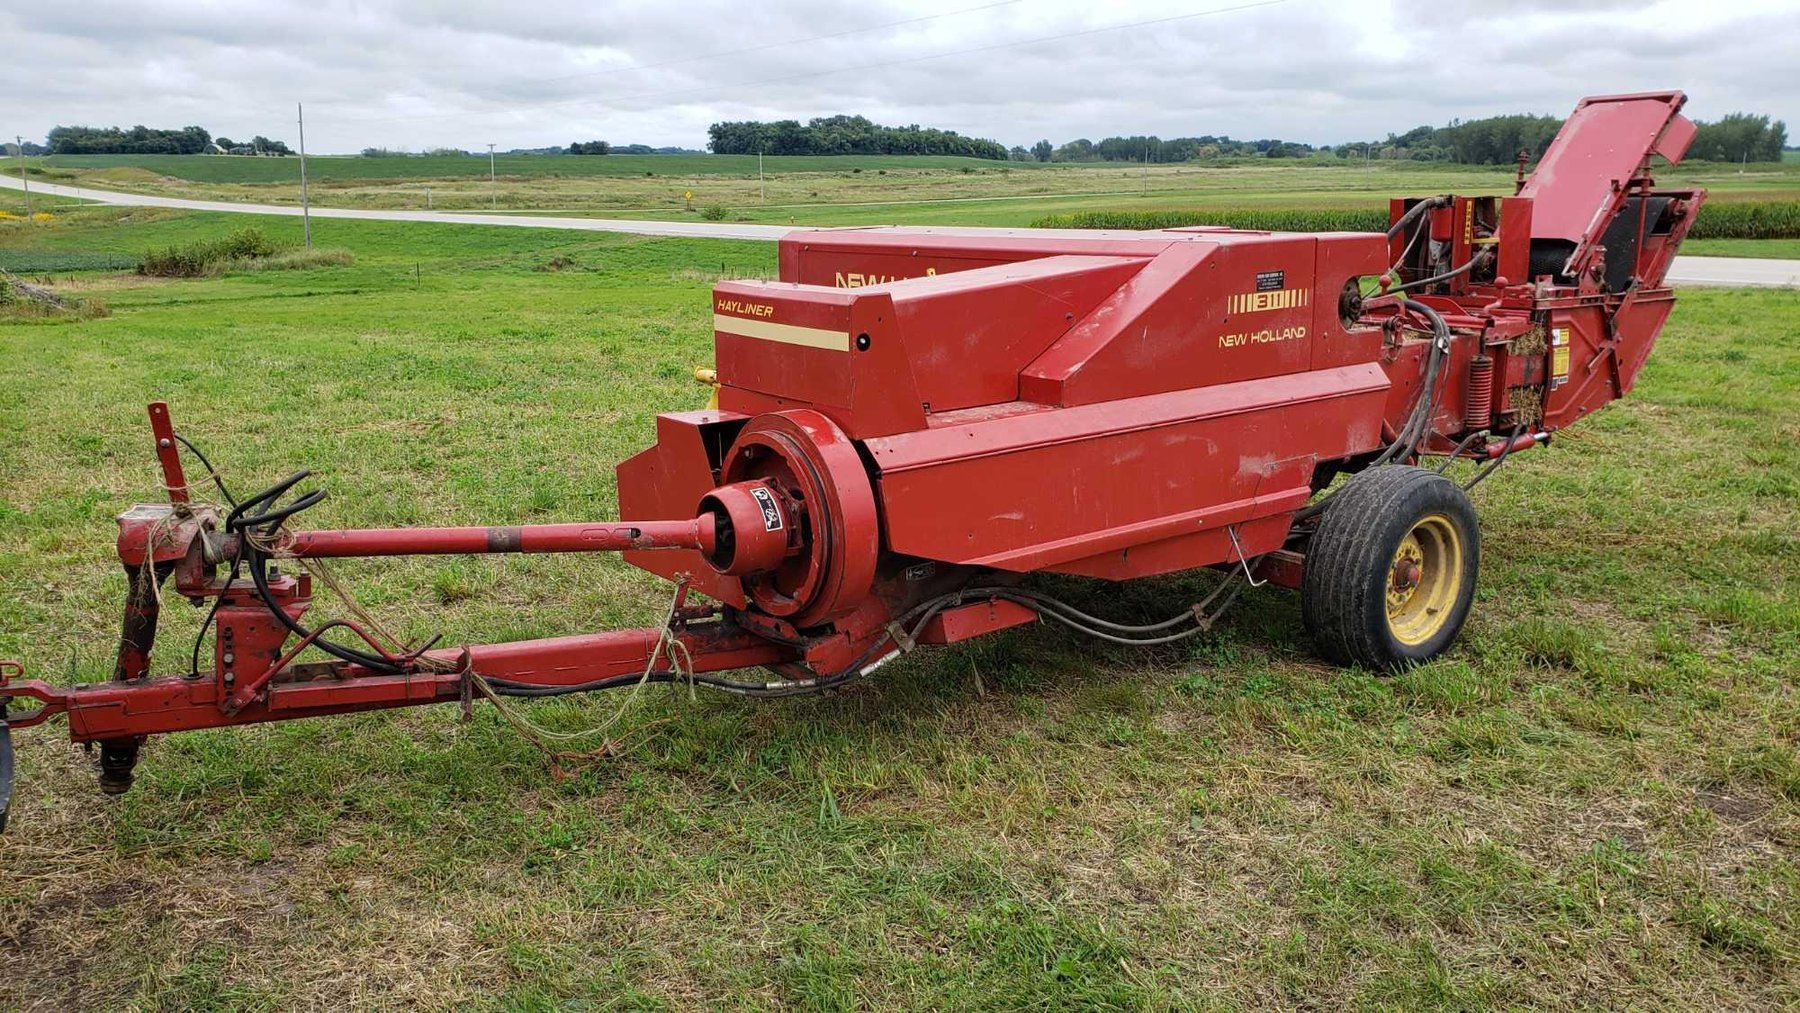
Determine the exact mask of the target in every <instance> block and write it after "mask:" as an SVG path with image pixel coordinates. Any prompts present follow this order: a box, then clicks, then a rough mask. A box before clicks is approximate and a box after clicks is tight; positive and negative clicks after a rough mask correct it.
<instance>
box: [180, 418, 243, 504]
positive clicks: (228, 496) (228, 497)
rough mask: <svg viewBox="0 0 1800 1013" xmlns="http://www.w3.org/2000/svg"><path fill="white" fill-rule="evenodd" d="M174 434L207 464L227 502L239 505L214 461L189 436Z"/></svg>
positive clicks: (210, 475)
mask: <svg viewBox="0 0 1800 1013" xmlns="http://www.w3.org/2000/svg"><path fill="white" fill-rule="evenodd" d="M172 435H173V436H174V437H175V439H176V440H178V441H180V443H181V445H182V446H184V447H186V448H188V451H189V452H190V453H192V454H193V455H194V456H195V457H197V458H199V459H200V463H201V464H202V465H203V466H205V468H206V471H207V474H208V476H209V477H211V478H212V480H213V484H214V485H216V486H218V487H219V495H221V496H223V497H225V502H227V503H229V504H231V505H232V506H237V500H235V499H232V498H231V490H230V489H227V488H225V480H224V479H223V478H220V477H219V469H217V468H215V467H213V463H212V462H211V461H209V460H207V459H206V455H205V454H204V453H201V451H200V448H199V447H196V446H194V445H193V444H192V443H190V442H188V438H187V437H185V436H183V435H181V434H180V433H174V434H172Z"/></svg>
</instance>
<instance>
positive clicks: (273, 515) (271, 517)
mask: <svg viewBox="0 0 1800 1013" xmlns="http://www.w3.org/2000/svg"><path fill="white" fill-rule="evenodd" d="M324 498H325V490H323V489H315V490H313V491H312V492H309V493H307V494H306V495H304V496H302V497H300V498H299V499H297V500H295V501H294V502H292V503H289V504H288V505H287V506H285V507H282V508H281V509H279V510H275V509H270V510H268V511H265V512H263V513H260V514H257V515H256V516H254V517H243V518H239V520H238V526H239V527H241V528H261V529H262V530H263V534H264V536H265V537H266V536H270V535H273V534H274V533H275V529H276V528H277V527H279V526H280V525H281V522H282V521H285V520H287V519H288V518H289V517H292V516H294V515H295V514H297V513H299V512H300V511H302V510H305V509H307V508H308V507H313V506H317V505H318V504H319V501H320V500H323V499H324Z"/></svg>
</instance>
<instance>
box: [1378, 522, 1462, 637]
mask: <svg viewBox="0 0 1800 1013" xmlns="http://www.w3.org/2000/svg"><path fill="white" fill-rule="evenodd" d="M1462 582H1463V546H1462V539H1461V538H1460V537H1459V536H1458V535H1457V533H1456V525H1455V524H1452V523H1451V522H1450V518H1449V517H1447V516H1445V515H1444V514H1430V515H1428V516H1426V517H1424V518H1422V519H1420V521H1419V523H1417V524H1415V525H1413V528H1412V530H1411V531H1408V532H1407V533H1406V537H1405V538H1402V539H1400V545H1399V547H1398V548H1396V549H1395V550H1394V560H1393V562H1392V563H1391V564H1390V565H1389V567H1388V576H1387V620H1388V630H1389V631H1391V632H1392V633H1393V635H1394V639H1395V640H1398V641H1400V642H1401V643H1403V644H1406V645H1408V646H1416V645H1418V644H1422V643H1424V642H1425V641H1427V640H1430V639H1431V638H1432V637H1433V636H1436V635H1437V632H1438V631H1439V630H1441V629H1443V628H1444V624H1445V623H1446V622H1448V621H1449V620H1450V614H1451V612H1452V611H1454V610H1455V608H1456V599H1457V596H1458V595H1459V594H1460V593H1461V592H1462Z"/></svg>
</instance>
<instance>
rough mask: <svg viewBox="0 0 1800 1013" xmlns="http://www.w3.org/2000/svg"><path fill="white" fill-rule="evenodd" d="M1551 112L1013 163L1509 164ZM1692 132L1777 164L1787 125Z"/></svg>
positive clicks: (1134, 141) (1543, 132) (1737, 123)
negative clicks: (1377, 133)
mask: <svg viewBox="0 0 1800 1013" xmlns="http://www.w3.org/2000/svg"><path fill="white" fill-rule="evenodd" d="M1562 125H1563V121H1562V120H1561V119H1559V118H1557V117H1555V116H1529V115H1514V116H1489V117H1487V118H1485V119H1479V120H1453V121H1451V123H1450V124H1449V125H1448V126H1443V127H1432V126H1423V127H1415V128H1413V129H1412V130H1408V131H1407V132H1406V133H1404V134H1389V135H1387V138H1386V139H1385V140H1379V141H1353V142H1351V143H1348V144H1338V145H1333V146H1329V147H1322V148H1315V147H1313V146H1312V145H1310V144H1303V143H1300V142H1298V141H1283V140H1277V139H1272V138H1265V139H1262V140H1256V141H1238V140H1233V139H1232V138H1230V137H1222V136H1211V135H1207V136H1202V137H1174V138H1167V139H1164V138H1159V137H1155V136H1149V137H1146V136H1141V135H1140V136H1135V137H1108V138H1105V139H1103V140H1099V141H1091V140H1089V139H1087V138H1085V137H1083V138H1077V139H1076V140H1073V141H1069V142H1067V143H1065V144H1061V145H1052V144H1051V143H1050V142H1049V141H1047V140H1044V141H1039V142H1037V143H1036V144H1034V145H1032V146H1031V147H1030V148H1023V147H1015V148H1013V149H1012V150H1011V152H1010V153H1009V157H1011V158H1012V159H1013V160H1014V161H1021V162H1023V161H1036V162H1151V163H1163V162H1191V161H1204V160H1208V159H1214V158H1304V157H1308V156H1312V155H1315V154H1321V153H1330V154H1332V155H1336V156H1337V157H1339V158H1350V159H1375V158H1381V159H1388V160H1398V161H1413V162H1458V163H1463V164H1467V165H1511V164H1512V163H1513V162H1514V161H1515V160H1517V159H1518V157H1519V152H1520V151H1521V150H1523V151H1526V152H1528V153H1529V157H1530V158H1533V159H1535V158H1536V157H1538V156H1540V155H1542V154H1543V153H1544V149H1545V148H1546V147H1548V146H1549V144H1550V139H1551V138H1553V137H1555V136H1556V132H1557V131H1558V130H1561V129H1562ZM1696 125H1697V126H1698V128H1699V132H1698V133H1697V134H1696V135H1695V137H1694V143H1693V145H1692V146H1691V147H1690V148H1689V149H1688V155H1687V157H1688V158H1692V159H1703V160H1707V161H1714V162H1738V161H1746V160H1747V161H1751V162H1779V161H1780V160H1781V152H1782V150H1783V148H1785V147H1786V145H1787V125H1786V124H1784V123H1782V122H1781V121H1780V120H1773V121H1771V120H1770V119H1769V117H1767V116H1758V115H1752V114H1750V113H1732V114H1731V115H1729V116H1726V117H1724V118H1723V119H1720V120H1718V121H1717V122H1713V123H1707V122H1704V121H1702V122H1698V123H1697V124H1696Z"/></svg>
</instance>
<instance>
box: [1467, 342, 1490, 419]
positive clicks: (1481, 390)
mask: <svg viewBox="0 0 1800 1013" xmlns="http://www.w3.org/2000/svg"><path fill="white" fill-rule="evenodd" d="M1493 423H1494V360H1493V359H1491V358H1489V357H1488V356H1485V355H1477V356H1476V357H1475V358H1474V359H1472V360H1471V361H1470V362H1469V402H1468V404H1467V405H1466V406H1465V407H1464V409H1463V424H1464V425H1465V426H1467V427H1468V429H1469V431H1471V432H1474V431H1477V430H1481V429H1486V428H1488V427H1489V426H1491V425H1493Z"/></svg>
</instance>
